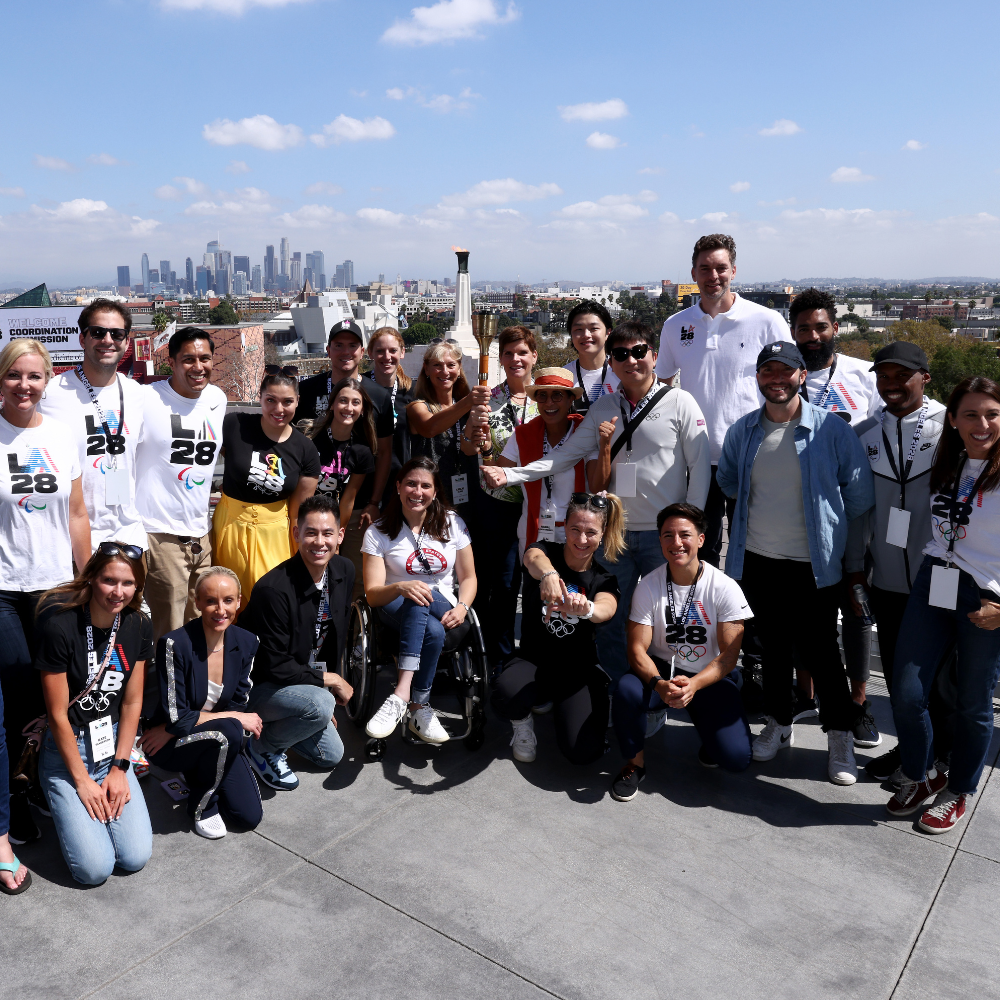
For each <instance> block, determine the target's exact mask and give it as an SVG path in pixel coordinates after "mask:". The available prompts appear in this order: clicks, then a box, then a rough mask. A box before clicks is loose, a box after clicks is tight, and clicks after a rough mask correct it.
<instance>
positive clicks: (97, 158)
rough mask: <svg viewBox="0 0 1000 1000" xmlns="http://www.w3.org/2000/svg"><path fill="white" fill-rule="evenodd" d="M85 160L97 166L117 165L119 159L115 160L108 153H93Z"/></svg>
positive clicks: (119, 161)
mask: <svg viewBox="0 0 1000 1000" xmlns="http://www.w3.org/2000/svg"><path fill="white" fill-rule="evenodd" d="M87 162H88V163H93V164H94V165H95V166H98V167H117V166H118V165H119V164H120V163H121V160H116V159H115V158H114V157H113V156H112V155H111V154H110V153H94V155H93V156H88V157H87Z"/></svg>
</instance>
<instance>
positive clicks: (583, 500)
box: [569, 493, 608, 510]
mask: <svg viewBox="0 0 1000 1000" xmlns="http://www.w3.org/2000/svg"><path fill="white" fill-rule="evenodd" d="M569 502H570V503H571V504H572V505H573V506H574V507H593V508H594V510H604V509H605V508H606V507H607V506H608V498H607V497H602V496H600V495H599V494H597V493H574V494H573V495H572V496H571V497H570V498H569Z"/></svg>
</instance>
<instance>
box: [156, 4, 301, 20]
mask: <svg viewBox="0 0 1000 1000" xmlns="http://www.w3.org/2000/svg"><path fill="white" fill-rule="evenodd" d="M309 2H311V0H160V6H161V7H162V8H163V9H164V10H179V11H194V10H207V11H211V12H213V13H215V14H230V15H232V16H234V17H240V16H241V15H242V14H245V13H246V12H247V11H248V10H250V9H251V8H253V7H287V6H288V5H289V4H293V3H309Z"/></svg>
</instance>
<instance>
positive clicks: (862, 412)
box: [806, 354, 885, 424]
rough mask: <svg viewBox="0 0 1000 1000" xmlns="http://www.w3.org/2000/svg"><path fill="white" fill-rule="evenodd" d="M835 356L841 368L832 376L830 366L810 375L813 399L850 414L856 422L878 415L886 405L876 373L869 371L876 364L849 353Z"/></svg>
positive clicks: (809, 390)
mask: <svg viewBox="0 0 1000 1000" xmlns="http://www.w3.org/2000/svg"><path fill="white" fill-rule="evenodd" d="M833 357H834V360H836V362H837V367H836V369H835V370H834V371H833V375H832V377H831V374H830V368H821V369H820V370H819V371H818V372H809V374H808V375H807V376H806V392H807V393H808V394H809V402H810V403H812V404H814V405H815V406H819V407H821V408H822V409H824V410H830V411H832V412H834V413H846V414H847V415H848V416H849V417H850V418H851V420H850V422H851V423H852V424H854V423H858V422H859V421H861V420H864V419H865V418H866V417H874V416H875V415H876V414H878V413H879V412H880V411H881V410H882V407H883V406H884V405H885V404H884V403H883V402H882V397H881V396H880V395H879V394H878V390H877V389H876V388H875V372H873V371H869V369H870V368H871V366H872V363H871V362H870V361H860V360H859V359H858V358H852V357H849V356H848V355H846V354H835V355H834V356H833ZM831 367H832V365H831Z"/></svg>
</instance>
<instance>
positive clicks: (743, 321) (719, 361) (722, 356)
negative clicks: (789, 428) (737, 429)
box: [656, 233, 791, 567]
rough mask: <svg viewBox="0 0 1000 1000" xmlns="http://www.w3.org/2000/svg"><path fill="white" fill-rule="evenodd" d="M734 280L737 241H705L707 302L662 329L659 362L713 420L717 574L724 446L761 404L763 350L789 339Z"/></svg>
mask: <svg viewBox="0 0 1000 1000" xmlns="http://www.w3.org/2000/svg"><path fill="white" fill-rule="evenodd" d="M735 277H736V242H735V241H734V240H733V238H732V237H731V236H726V235H725V234H723V233H714V234H713V235H711V236H702V237H701V239H699V240H698V242H697V243H695V245H694V253H693V254H692V255H691V278H692V280H693V281H695V282H697V284H698V291H699V292H700V293H701V299H700V301H699V302H697V303H696V304H695V305H693V306H691V307H690V308H689V309H683V310H681V311H680V312H678V313H674V315H673V316H671V317H669V318H668V319H667V321H666V322H665V323H664V324H663V330H662V332H661V334H660V350H659V357H658V359H657V362H656V374H657V375H658V376H659V377H660V378H661V379H668V378H671V377H672V376H674V375H676V374H677V372H678V370H680V372H681V385H682V386H683V387H684V389H685V390H686V391H687V392H690V393H691V395H692V396H694V398H695V401H696V402H697V403H698V406H700V407H701V411H702V413H704V415H705V419H706V420H707V421H708V438H709V441H710V442H711V449H712V484H711V487H710V488H709V492H708V501H707V502H706V504H705V508H704V509H705V516H706V517H707V518H708V531H707V533H706V537H705V545H704V548H703V549H702V558H703V559H704V560H705V561H706V562H709V563H711V564H712V565H713V566H716V567H717V566H718V565H719V557H720V554H721V552H722V515H723V514H724V513H725V512H726V510H727V501H726V497H725V496H724V495H723V493H722V490H720V489H719V486H718V483H717V482H716V470H717V468H718V465H719V455H720V454H721V453H722V442H723V441H724V440H725V439H726V431H727V430H729V428H730V427H731V426H732V425H733V424H734V423H735V422H736V421H737V420H739V418H740V417H742V416H743V415H744V414H745V413H749V412H750V411H751V410H757V409H760V407H761V406H762V405H763V402H764V399H763V397H762V396H761V395H760V393H759V392H758V391H757V378H756V368H755V364H756V361H757V355H758V354H760V352H761V349H762V348H764V347H765V346H766V345H767V344H773V343H774V342H775V341H777V340H791V334H790V333H789V331H788V324H787V323H786V322H785V321H784V319H783V318H782V316H781V314H780V313H778V312H775V310H773V309H767V308H765V307H764V306H759V305H756V304H755V303H753V302H750V301H749V300H747V299H744V298H740V296H739V295H737V294H736V293H735V292H733V291H731V290H730V287H729V286H730V283H731V282H732V280H733V278H735ZM729 506H730V507H731V505H729ZM730 517H731V513H730Z"/></svg>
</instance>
